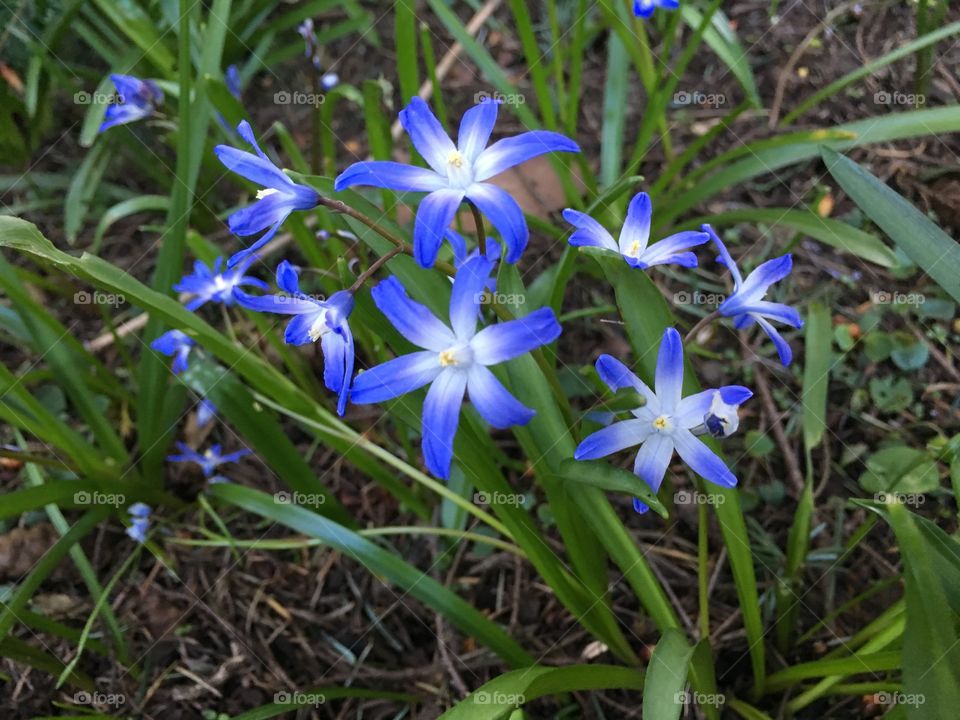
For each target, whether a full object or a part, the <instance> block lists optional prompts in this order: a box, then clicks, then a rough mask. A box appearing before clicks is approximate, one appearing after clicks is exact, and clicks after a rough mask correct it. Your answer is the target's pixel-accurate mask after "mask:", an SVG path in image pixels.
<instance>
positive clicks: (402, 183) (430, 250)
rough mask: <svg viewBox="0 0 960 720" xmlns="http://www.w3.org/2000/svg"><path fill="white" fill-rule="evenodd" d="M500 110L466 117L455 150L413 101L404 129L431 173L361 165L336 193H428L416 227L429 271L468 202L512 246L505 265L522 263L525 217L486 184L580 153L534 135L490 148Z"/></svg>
mask: <svg viewBox="0 0 960 720" xmlns="http://www.w3.org/2000/svg"><path fill="white" fill-rule="evenodd" d="M497 107H498V103H496V102H493V101H491V100H487V99H485V100H484V101H483V102H481V103H480V104H478V105H475V106H474V107H472V108H470V109H469V110H467V112H466V113H465V114H464V116H463V120H462V121H461V122H460V134H459V136H458V142H457V144H456V145H454V144H453V141H452V140H451V139H450V138H449V137H447V134H446V133H445V132H444V130H443V126H441V125H440V121H439V120H437V118H436V116H435V115H434V114H433V113H432V112H431V111H430V108H429V106H428V105H427V103H425V102H424V101H423V100H421V99H420V98H419V97H415V98H413V99H412V100H411V101H410V104H409V105H407V107H406V108H404V109H403V110H402V111H401V112H400V122H401V123H402V124H403V127H404V129H405V130H406V131H407V134H408V135H409V136H410V140H411V141H412V142H413V145H414V147H415V148H416V149H417V151H418V152H419V153H420V154H421V155H422V156H423V158H424V160H426V161H427V163H428V164H429V165H430V168H422V167H416V166H413V165H404V164H402V163H397V162H389V161H371V162H359V163H355V164H353V165H351V166H350V167H348V168H347V169H346V170H344V171H343V173H341V175H340V176H339V177H338V178H337V180H336V183H335V184H334V187H335V188H336V189H337V190H343V189H344V188H348V187H351V186H353V185H372V186H374V187H381V188H388V189H391V190H400V191H410V192H426V193H429V195H427V196H426V197H425V198H424V199H423V200H422V201H421V202H420V207H419V208H417V215H416V219H415V220H414V225H413V254H414V257H415V258H416V259H417V262H419V263H420V264H421V265H422V266H423V267H431V266H432V265H433V263H434V261H435V260H436V258H437V251H438V250H439V248H440V243H441V242H442V241H443V237H444V234H445V232H446V230H447V228H448V227H449V226H450V223H451V222H452V220H453V217H454V215H456V212H457V209H458V208H459V207H460V203H461V202H463V200H464V199H466V200H469V201H470V202H471V203H473V204H474V205H476V206H477V207H478V208H479V209H480V210H481V211H482V212H483V214H484V215H486V216H487V217H488V218H489V219H490V222H491V223H493V225H494V227H495V228H496V229H497V230H498V231H499V232H500V235H501V237H502V238H503V240H504V242H505V243H506V245H507V262H511V263H513V262H516V261H517V260H519V259H520V255H521V254H522V253H523V250H524V248H525V247H526V246H527V239H528V237H529V230H528V228H527V221H526V219H525V218H524V217H523V210H521V209H520V206H519V205H518V204H517V201H516V200H514V199H513V198H512V197H510V195H509V194H508V193H507V192H506V191H505V190H502V189H501V188H499V187H497V186H496V185H491V184H490V183H488V182H486V181H487V180H489V179H490V178H492V177H493V176H494V175H499V174H500V173H502V172H503V171H504V170H507V169H509V168H512V167H513V166H515V165H519V164H520V163H522V162H525V161H527V160H529V159H531V158H534V157H537V156H538V155H543V154H544V153H548V152H579V151H580V147H579V146H578V145H577V144H576V143H575V142H573V140H570V139H569V138H567V137H564V136H563V135H560V134H559V133H555V132H548V131H546V130H533V131H531V132H525V133H522V134H520V135H516V136H514V137H509V138H503V139H502V140H498V141H497V142H495V143H494V144H493V145H491V146H490V147H487V142H488V141H489V140H490V134H491V133H492V132H493V126H494V124H495V123H496V121H497Z"/></svg>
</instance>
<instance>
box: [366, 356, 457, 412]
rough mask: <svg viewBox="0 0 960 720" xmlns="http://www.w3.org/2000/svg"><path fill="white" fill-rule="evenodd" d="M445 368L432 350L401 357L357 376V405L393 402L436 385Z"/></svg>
mask: <svg viewBox="0 0 960 720" xmlns="http://www.w3.org/2000/svg"><path fill="white" fill-rule="evenodd" d="M442 369H443V368H442V367H441V366H440V359H439V358H438V357H437V353H435V352H431V351H430V350H421V351H420V352H415V353H410V354H409V355H401V356H400V357H398V358H394V359H393V360H388V361H387V362H385V363H383V364H381V365H377V366H376V367H374V368H371V369H370V370H365V371H364V372H361V373H359V374H358V375H357V377H356V378H355V379H354V381H353V387H352V388H350V401H351V402H353V403H354V404H356V405H366V404H367V403H376V402H383V401H384V400H392V399H393V398H395V397H399V396H400V395H406V394H407V393H409V392H413V391H414V390H418V389H419V388H422V387H423V386H424V385H426V384H427V383H429V382H432V381H433V379H434V378H436V377H437V375H439V374H440V371H441V370H442Z"/></svg>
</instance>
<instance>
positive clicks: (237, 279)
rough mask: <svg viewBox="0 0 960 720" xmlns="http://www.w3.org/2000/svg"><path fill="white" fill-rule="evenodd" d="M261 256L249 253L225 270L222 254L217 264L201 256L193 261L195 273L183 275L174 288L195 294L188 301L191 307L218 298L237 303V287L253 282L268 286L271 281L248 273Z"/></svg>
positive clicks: (227, 302) (224, 303) (255, 285)
mask: <svg viewBox="0 0 960 720" xmlns="http://www.w3.org/2000/svg"><path fill="white" fill-rule="evenodd" d="M256 259H257V256H256V255H247V257H245V258H244V259H243V260H241V261H240V262H239V263H237V264H236V265H234V266H233V267H232V268H230V269H229V270H226V271H222V270H221V268H222V266H223V258H222V257H218V258H217V259H216V261H215V262H214V264H213V267H212V268H211V267H209V266H207V265H206V264H205V263H203V262H201V261H200V260H197V261H196V262H195V263H194V264H193V273H191V274H190V275H184V276H183V278H182V279H181V280H180V282H178V283H177V284H176V285H174V286H173V289H174V290H176V291H177V292H185V293H190V294H192V295H193V298H192V299H191V300H190V301H189V302H187V304H186V306H185V307H186V308H187V310H196V309H197V308H199V307H200V306H202V305H203V304H204V303H207V302H215V303H220V304H222V305H226V306H227V307H229V306H231V305H233V290H234V288H236V287H240V286H243V285H251V286H253V287H257V288H260V289H261V290H266V289H267V287H268V286H267V284H266V283H265V282H263V280H258V279H257V278H255V277H251V276H249V275H244V273H245V272H246V271H247V269H248V268H249V267H250V265H251V264H252V263H253V262H254V261H255V260H256Z"/></svg>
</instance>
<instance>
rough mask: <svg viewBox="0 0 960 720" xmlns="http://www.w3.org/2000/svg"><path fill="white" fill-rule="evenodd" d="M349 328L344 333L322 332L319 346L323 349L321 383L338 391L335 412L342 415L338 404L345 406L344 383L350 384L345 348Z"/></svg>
mask: <svg viewBox="0 0 960 720" xmlns="http://www.w3.org/2000/svg"><path fill="white" fill-rule="evenodd" d="M349 332H350V331H349V329H347V332H346V334H341V333H340V332H328V333H324V335H323V337H322V338H321V340H320V347H321V349H322V350H323V384H324V385H326V386H327V389H328V390H330V391H332V392H335V393H340V398H339V400H338V406H337V413H338V414H340V415H343V410H342V409H341V408H340V404H341V403H343V404H344V407H345V406H346V405H345V403H346V397H347V393H346V392H344V387H343V386H344V384H347V385H349V384H350V376H349V372H351V371H348V369H347V350H348V345H349V344H350V342H349Z"/></svg>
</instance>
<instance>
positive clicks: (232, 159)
mask: <svg viewBox="0 0 960 720" xmlns="http://www.w3.org/2000/svg"><path fill="white" fill-rule="evenodd" d="M237 132H238V133H240V137H242V138H243V139H244V140H245V141H246V142H247V143H248V144H249V145H250V146H251V147H253V149H254V150H256V155H254V154H253V153H249V152H246V151H244V150H238V149H237V148H234V147H230V146H229V145H217V147H216V148H214V152H216V154H217V157H218V158H220V162H222V163H223V164H224V165H225V166H226V167H227V169H228V170H231V171H233V172H235V173H237V174H238V175H240V176H242V177H245V178H246V179H247V180H250V181H251V182H254V183H256V184H258V185H261V186H263V189H262V190H260V191H259V192H258V193H257V202H255V203H254V204H253V205H250V206H249V207H245V208H243V209H242V210H237V211H236V212H235V213H233V215H231V216H230V217H229V218H228V220H227V222H228V223H229V224H230V231H231V232H233V233H235V234H237V235H240V236H241V237H246V236H247V235H256V234H257V233H259V232H262V231H264V230H266V232H265V233H264V234H263V235H261V236H260V238H259V239H258V240H257V241H256V242H255V243H254V244H253V245H251V246H250V247H248V248H247V249H246V250H241V251H240V252H238V253H237V254H235V255H234V256H233V257H231V258H230V260H229V261H228V262H227V267H233V266H234V265H236V264H237V263H239V262H240V261H241V260H243V258H245V257H247V255H249V254H251V253H253V252H256V251H257V250H259V249H260V248H262V247H263V246H264V245H266V244H267V243H268V242H269V241H270V238H272V237H273V236H274V234H275V233H276V232H277V230H278V229H280V226H281V225H282V224H283V221H284V220H286V219H287V217H289V216H290V213H292V212H294V211H295V210H310V209H312V208H314V207H316V205H317V201H318V200H319V197H320V196H319V195H317V192H316V190H314V189H313V188H309V187H307V186H306V185H298V184H297V183H295V182H293V180H291V179H290V178H288V177H287V176H286V175H284V174H283V171H281V170H280V168H278V167H277V166H276V165H274V164H273V163H272V162H271V161H270V159H269V158H268V157H267V156H266V155H264V154H263V151H262V150H261V149H260V146H259V145H257V140H256V138H255V137H254V136H253V129H252V128H251V127H250V123H248V122H247V121H246V120H244V121H242V122H241V123H240V124H239V125H237Z"/></svg>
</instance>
